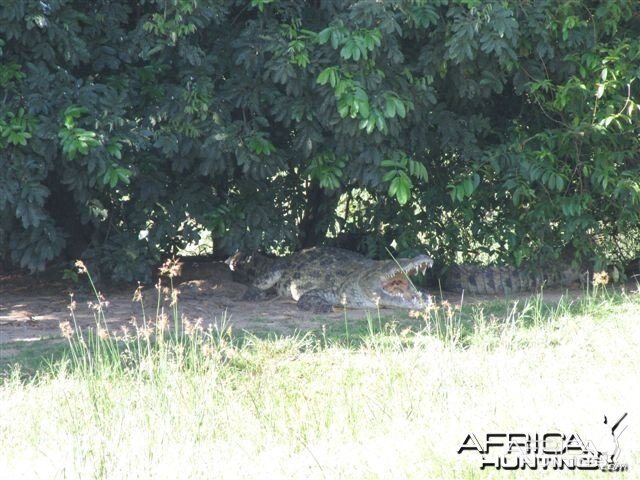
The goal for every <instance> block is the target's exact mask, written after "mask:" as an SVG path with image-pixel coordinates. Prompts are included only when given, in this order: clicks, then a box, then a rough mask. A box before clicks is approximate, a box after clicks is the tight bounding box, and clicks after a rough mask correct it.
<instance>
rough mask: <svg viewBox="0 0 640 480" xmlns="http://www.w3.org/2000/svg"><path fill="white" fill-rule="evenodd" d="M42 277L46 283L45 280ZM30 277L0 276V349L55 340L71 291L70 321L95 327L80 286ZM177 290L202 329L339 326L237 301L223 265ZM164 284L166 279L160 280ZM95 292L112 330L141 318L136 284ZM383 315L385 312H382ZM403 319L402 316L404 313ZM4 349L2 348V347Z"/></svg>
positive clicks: (151, 300)
mask: <svg viewBox="0 0 640 480" xmlns="http://www.w3.org/2000/svg"><path fill="white" fill-rule="evenodd" d="M46 277H48V278H46ZM46 277H45V278H33V277H29V276H26V275H23V274H2V273H0V348H2V344H6V343H8V342H14V341H34V340H39V339H42V338H49V337H59V336H60V328H59V324H60V322H62V321H65V320H69V319H70V318H71V317H70V311H69V308H68V306H69V303H70V296H69V293H70V292H74V299H75V300H76V305H77V308H76V310H75V316H76V319H77V321H78V323H79V324H80V325H81V326H82V327H89V326H94V325H95V319H94V311H93V310H92V309H91V308H90V305H89V302H93V303H95V301H96V299H95V296H94V295H93V294H91V293H90V292H89V290H88V288H87V287H86V286H83V284H84V283H85V282H86V279H85V278H82V277H81V278H80V284H79V285H74V284H73V283H71V282H68V281H63V280H61V279H60V275H58V276H57V278H55V277H54V278H51V275H48V276H46ZM174 280H177V281H176V283H177V284H178V285H179V286H178V289H179V290H180V297H179V302H178V304H179V308H180V312H181V314H183V315H185V316H186V317H187V318H189V319H190V320H192V321H194V320H196V319H199V318H201V319H202V321H203V325H204V326H205V327H206V326H207V325H208V324H209V323H211V322H214V323H215V322H217V323H218V324H219V323H220V322H221V321H222V319H223V318H226V319H227V320H228V321H229V323H231V325H232V326H233V329H234V330H245V329H246V330H251V331H260V332H264V331H274V332H280V333H285V332H289V333H290V332H293V331H294V330H296V329H301V330H307V329H312V328H318V327H319V326H320V325H322V324H323V323H324V324H327V325H328V324H330V323H332V322H343V321H344V312H343V311H338V312H336V313H330V314H322V315H320V314H315V313H310V312H304V311H302V310H300V309H298V308H297V307H296V305H295V302H293V301H292V300H286V299H282V298H275V299H271V300H264V301H255V302H254V301H243V300H242V296H243V294H244V292H245V290H246V287H245V286H244V285H242V284H239V283H237V282H234V281H233V280H232V278H231V272H230V271H229V267H228V266H227V265H225V264H224V263H223V262H217V261H201V262H198V261H194V262H187V263H186V264H185V266H184V268H183V274H182V275H181V276H180V277H179V278H177V279H174ZM163 282H164V285H168V282H167V279H166V278H165V279H163ZM98 289H99V290H100V291H101V293H102V294H103V295H104V297H105V299H106V300H107V301H108V302H109V303H108V307H107V308H106V317H107V320H108V321H109V325H110V327H111V329H112V330H114V327H115V329H118V328H121V326H126V325H128V324H130V323H131V320H132V318H134V317H135V318H136V319H138V321H139V322H140V321H141V319H142V315H141V306H140V304H139V303H137V302H134V301H133V293H134V291H135V289H136V285H132V284H129V285H118V286H107V287H105V288H104V289H101V288H100V286H98ZM143 297H144V299H145V310H146V312H147V315H148V316H149V313H151V315H150V316H151V317H154V316H155V312H156V309H157V301H158V296H157V290H156V289H155V287H154V285H145V286H144V290H143ZM162 297H163V298H162V302H161V303H162V308H164V309H165V311H166V312H167V313H170V305H169V303H170V302H169V299H168V298H166V295H163V296H162ZM385 313H386V314H388V312H386V311H385ZM364 315H365V312H364V311H362V310H349V309H347V316H348V317H350V318H358V319H360V318H363V317H364ZM405 315H406V314H405ZM5 348H7V347H6V345H5Z"/></svg>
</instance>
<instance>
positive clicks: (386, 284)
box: [355, 255, 433, 309]
mask: <svg viewBox="0 0 640 480" xmlns="http://www.w3.org/2000/svg"><path fill="white" fill-rule="evenodd" d="M432 266H433V260H432V259H431V258H430V257H428V256H426V255H420V256H417V257H414V258H399V259H397V260H382V261H378V262H375V266H374V267H373V268H368V269H366V270H365V271H364V272H363V273H362V274H361V275H360V276H359V278H358V281H357V285H356V286H355V287H356V288H357V290H358V291H359V292H360V293H361V294H362V295H364V296H365V297H366V298H367V300H369V301H368V302H363V306H375V305H380V306H385V307H399V308H416V309H419V308H423V307H424V306H425V305H427V304H428V300H429V299H428V297H425V296H424V295H423V294H422V292H420V291H418V290H417V289H416V287H415V286H414V285H413V283H412V281H411V277H413V276H415V275H417V274H418V273H425V272H426V270H427V269H428V268H431V267H432ZM367 303H370V305H365V304H367Z"/></svg>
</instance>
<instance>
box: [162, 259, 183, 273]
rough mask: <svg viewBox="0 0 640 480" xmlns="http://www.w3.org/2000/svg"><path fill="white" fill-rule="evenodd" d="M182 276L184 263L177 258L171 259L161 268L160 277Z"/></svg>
mask: <svg viewBox="0 0 640 480" xmlns="http://www.w3.org/2000/svg"><path fill="white" fill-rule="evenodd" d="M181 274H182V262H180V260H178V259H177V258H170V259H168V260H167V261H166V262H164V263H163V264H162V266H161V267H160V275H162V276H165V277H169V278H175V277H179V276H180V275H181Z"/></svg>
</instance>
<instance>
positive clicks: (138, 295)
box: [132, 283, 142, 302]
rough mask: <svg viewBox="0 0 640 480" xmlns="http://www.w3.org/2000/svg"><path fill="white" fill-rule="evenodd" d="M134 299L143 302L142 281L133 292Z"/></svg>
mask: <svg viewBox="0 0 640 480" xmlns="http://www.w3.org/2000/svg"><path fill="white" fill-rule="evenodd" d="M132 301H134V302H142V285H141V284H140V283H138V288H136V291H135V292H133V299H132Z"/></svg>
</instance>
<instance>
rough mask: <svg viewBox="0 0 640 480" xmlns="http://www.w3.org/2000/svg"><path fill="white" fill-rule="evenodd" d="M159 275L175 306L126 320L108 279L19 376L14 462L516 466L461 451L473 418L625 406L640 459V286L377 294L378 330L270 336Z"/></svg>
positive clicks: (251, 472)
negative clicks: (201, 317) (394, 309)
mask: <svg viewBox="0 0 640 480" xmlns="http://www.w3.org/2000/svg"><path fill="white" fill-rule="evenodd" d="M171 268H172V266H171V265H168V266H167V270H165V273H166V274H167V276H168V278H169V283H170V284H171V281H172V279H173V278H174V276H175V275H176V274H177V273H178V270H176V268H177V266H176V265H173V270H172V269H171ZM84 273H87V274H88V272H84ZM157 288H158V294H163V293H166V294H167V295H169V296H170V298H172V303H171V305H170V311H169V313H168V314H165V312H164V311H163V309H162V307H161V304H160V302H158V304H157V308H156V311H155V312H153V313H152V314H151V315H149V314H148V312H145V311H144V310H142V309H143V308H144V302H142V295H143V293H142V291H140V290H139V291H138V292H137V293H136V295H135V296H134V298H136V299H137V300H138V301H139V302H140V306H141V318H140V320H139V323H134V324H133V325H132V326H131V328H130V330H129V331H127V332H123V331H119V332H116V331H115V329H112V328H110V327H111V326H110V325H109V322H108V319H107V318H106V317H105V315H104V311H105V310H104V308H103V307H104V299H101V298H100V296H99V294H98V292H97V291H96V298H97V301H96V304H95V313H96V328H95V329H93V330H91V331H88V332H83V331H81V330H80V329H79V328H78V326H77V325H76V324H74V321H73V316H72V319H71V321H70V323H69V324H68V325H64V326H63V327H64V328H63V333H64V334H66V335H67V337H68V339H69V342H70V343H69V345H70V352H71V353H70V355H69V356H68V357H67V358H66V359H65V360H64V361H62V362H59V363H56V364H55V365H53V366H52V367H51V368H50V369H49V370H48V371H44V372H40V373H39V375H37V376H36V377H35V378H33V379H31V380H27V381H25V380H24V378H22V377H21V375H20V372H19V371H17V370H16V371H14V372H13V374H12V375H11V376H10V377H9V378H8V379H5V380H4V381H3V384H2V386H1V387H0V444H1V445H2V446H3V448H2V453H1V455H0V472H2V475H6V476H7V478H36V477H45V478H233V479H235V478H330V479H333V478H358V479H360V478H470V479H471V478H505V477H507V478H513V477H515V476H516V474H515V473H508V472H504V471H491V470H484V471H482V470H480V469H479V465H480V461H479V458H477V456H474V455H471V454H462V455H458V454H457V450H458V448H459V446H460V444H461V443H462V441H463V440H464V438H465V436H466V435H467V434H468V433H471V432H473V433H476V434H477V435H479V436H480V435H482V434H484V433H488V432H498V431H505V432H509V431H512V432H513V431H519V432H531V433H535V432H541V433H543V432H546V431H550V430H553V431H561V432H566V433H573V432H580V433H581V434H582V435H583V436H584V437H588V438H592V437H591V436H592V435H596V433H594V432H595V431H597V429H598V428H600V426H601V424H602V417H603V415H604V414H607V415H609V416H610V417H611V418H613V417H619V416H620V415H621V414H622V413H623V412H629V417H628V418H629V419H630V424H631V426H630V428H629V429H628V430H627V431H626V432H625V434H624V436H623V437H622V438H621V447H622V455H621V461H624V462H626V463H628V464H629V467H630V472H629V473H623V474H615V475H616V478H634V475H635V471H636V470H637V469H638V468H640V442H639V440H640V435H639V433H638V430H639V429H638V425H640V423H639V422H638V419H639V418H640V411H639V409H638V407H637V404H638V399H640V387H639V385H640V367H639V365H640V362H639V360H640V354H639V352H640V313H639V311H640V295H637V294H631V293H629V294H623V295H620V294H615V295H614V294H612V293H611V291H610V290H607V289H606V288H605V287H602V286H599V288H598V289H597V291H595V292H594V291H592V292H590V293H589V295H588V296H586V297H584V298H583V299H580V300H578V301H576V302H573V303H570V302H568V301H564V300H563V301H561V302H560V303H556V304H553V305H548V304H546V303H544V302H542V299H541V298H540V297H534V298H533V299H531V300H529V301H525V302H520V303H516V304H512V305H511V307H510V308H509V309H508V311H507V313H506V314H505V315H503V316H501V317H497V316H495V315H494V314H492V313H491V312H490V308H489V307H486V308H484V307H475V308H474V310H473V312H472V313H471V316H470V317H465V316H464V314H463V313H464V312H460V311H459V310H458V309H457V308H456V307H454V306H451V305H448V304H446V303H445V304H444V306H440V307H438V308H435V307H430V308H428V309H425V310H424V311H420V312H414V313H413V316H414V317H416V318H415V319H414V322H413V324H411V326H410V327H409V326H407V325H405V324H399V323H394V322H387V321H386V320H385V319H384V318H383V317H382V315H381V313H380V312H379V311H378V312H374V313H373V315H372V316H370V317H369V318H368V320H367V322H366V330H365V333H363V334H359V333H357V330H356V329H355V328H353V327H354V326H353V325H349V324H348V323H347V320H346V317H345V319H344V322H345V323H344V325H343V326H344V329H345V334H346V338H345V336H342V337H340V338H335V337H332V336H330V335H328V334H327V333H326V330H324V329H322V328H319V329H318V332H310V333H307V334H302V333H300V334H295V335H290V336H270V337H269V338H258V337H257V336H255V335H251V334H244V335H235V334H234V333H233V332H232V331H231V327H230V324H229V323H228V322H227V321H226V319H224V318H223V319H221V320H220V321H218V322H214V323H212V324H211V325H206V326H205V325H203V324H202V323H200V322H198V321H190V320H188V319H186V318H181V312H180V311H179V309H178V295H177V292H176V291H175V289H173V288H171V287H169V291H168V292H163V288H164V287H163V286H162V284H159V285H158V286H157ZM101 302H102V303H101ZM71 307H72V308H71V313H72V314H73V311H74V310H73V304H72V305H71ZM342 322H343V321H342V320H341V321H340V323H342ZM356 337H357V338H356ZM356 340H357V341H356ZM593 440H594V441H596V440H597V438H593ZM529 473H530V472H529ZM552 473H553V472H551V474H552ZM555 473H556V475H554V476H557V475H558V472H555ZM573 473H575V472H573ZM520 474H522V473H520ZM549 475H550V474H549ZM560 475H568V473H566V472H565V473H560ZM608 475H611V474H605V473H601V472H595V473H594V472H591V471H589V472H582V473H579V474H578V475H577V476H579V477H585V478H600V477H602V478H609V476H608ZM536 476H537V477H538V476H541V475H536ZM542 476H545V474H544V473H543V474H542ZM571 476H572V477H575V476H576V475H571Z"/></svg>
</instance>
